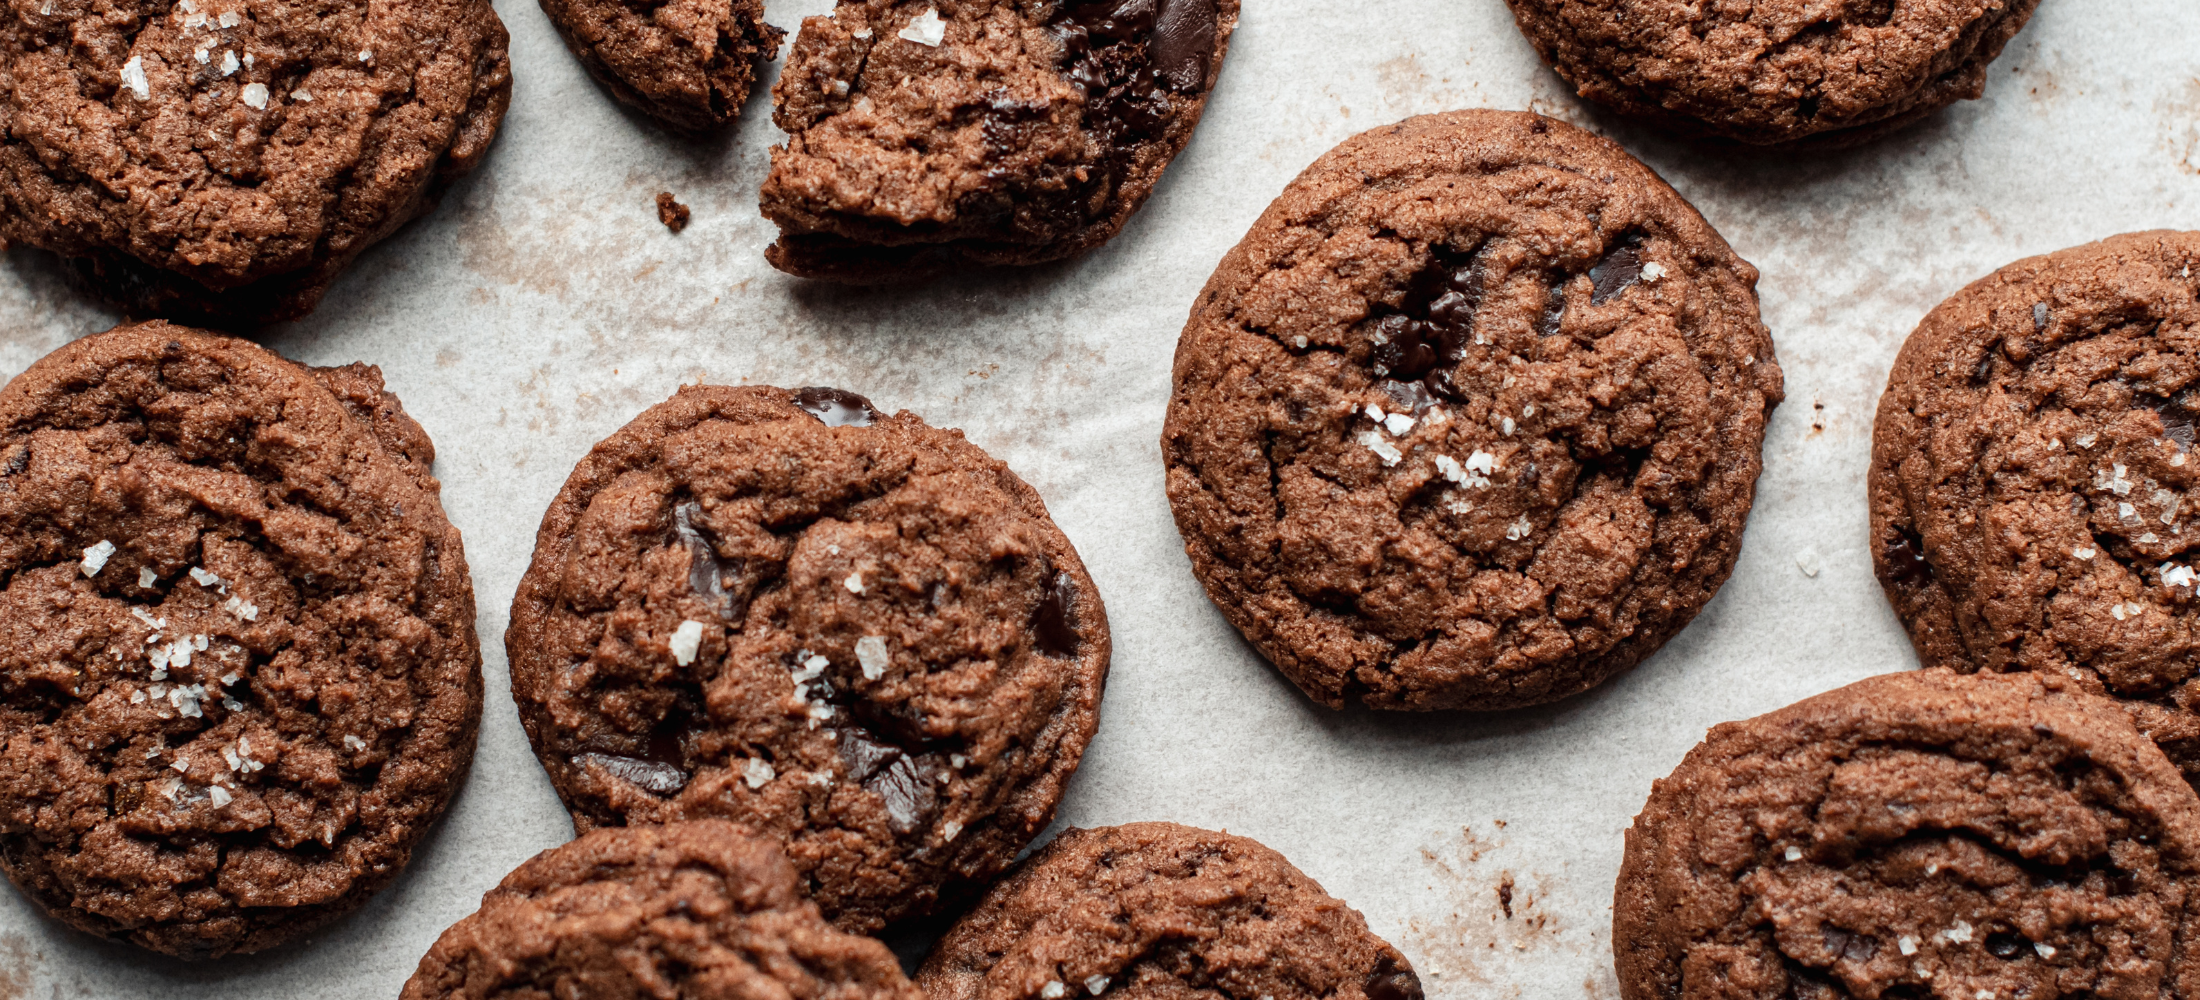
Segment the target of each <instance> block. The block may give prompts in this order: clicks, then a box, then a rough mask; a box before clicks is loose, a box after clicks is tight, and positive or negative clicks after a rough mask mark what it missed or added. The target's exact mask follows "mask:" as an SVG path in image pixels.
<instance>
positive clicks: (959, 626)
mask: <svg viewBox="0 0 2200 1000" xmlns="http://www.w3.org/2000/svg"><path fill="white" fill-rule="evenodd" d="M505 641H506V645H507V648H508V649H509V650H510V653H511V658H512V688H513V695H514V697H516V698H517V699H518V701H519V706H520V718H521V721H522V722H524V723H525V725H526V727H527V734H528V737H529V738H530V739H531V740H532V741H533V743H534V747H535V753H536V755H537V756H538V757H540V758H541V760H542V764H543V766H544V767H545V768H547V769H548V770H549V772H550V778H551V781H552V783H553V784H554V785H555V786H556V787H557V789H558V794H559V795H560V796H561V797H562V798H563V799H564V800H565V804H566V807H567V808H568V809H570V810H571V811H572V813H573V822H574V825H575V826H576V827H577V828H579V829H580V830H582V831H587V830H591V829H595V828H597V827H601V826H616V825H622V824H630V823H665V822H672V821H674V820H680V819H699V818H705V817H725V818H730V819H734V820H737V821H739V822H741V823H743V824H745V825H747V826H748V827H750V828H751V829H753V830H755V831H757V832H758V833H759V834H763V835H768V836H771V837H775V838H779V839H781V840H783V841H784V846H785V849H786V852H787V856H788V858H789V860H791V861H792V862H793V863H794V866H795V868H796V869H797V870H799V871H800V872H802V874H803V876H804V878H805V879H806V880H807V886H808V892H809V893H810V895H811V897H812V898H814V899H816V900H817V902H818V904H819V906H820V907H822V908H823V910H824V912H825V915H826V916H827V917H828V918H830V919H832V920H834V921H835V922H836V923H838V924H839V925H840V926H842V927H845V928H849V929H851V930H858V931H864V932H872V931H876V930H878V929H879V928H882V927H884V926H886V925H888V924H890V923H893V922H895V921H898V920H900V919H902V918H905V917H911V916H916V915H920V914H922V913H925V912H927V911H928V910H930V909H932V908H933V907H934V906H936V905H937V904H938V903H939V902H940V901H941V899H942V898H943V897H947V898H953V897H956V896H960V895H964V894H969V893H973V892H975V891H976V890H977V889H978V888H979V887H981V886H982V885H983V884H984V883H986V882H987V881H989V880H990V879H992V878H993V876H995V875H997V874H999V873H1000V872H1001V871H1003V870H1005V869H1006V868H1007V867H1008V866H1009V864H1010V863H1011V862H1012V861H1013V860H1014V859H1015V857H1016V854H1017V852H1019V851H1020V850H1022V849H1023V847H1024V845H1025V844H1026V843H1028V842H1030V840H1031V838H1033V837H1034V836H1037V835H1038V834H1039V832H1040V831H1041V830H1043V829H1045V827H1046V825H1047V824H1048V823H1049V822H1050V821H1051V820H1052V819H1053V816H1054V808H1055V805H1056V803H1057V802H1059V801H1060V799H1061V796H1062V790H1063V786H1064V785H1065V784H1067V782H1068V781H1069V778H1070V775H1071V774H1073V773H1074V772H1075V771H1076V769H1077V762H1078V760H1079V758H1080V757H1081V756H1082V755H1083V753H1084V749H1085V745H1086V744H1087V743H1088V742H1090V740H1091V739H1092V735H1093V732H1094V730H1095V728H1096V727H1097V726H1098V724H1099V709H1100V696H1101V689H1102V686H1103V682H1104V681H1105V679H1106V675H1107V664H1108V649H1109V640H1108V629H1107V616H1106V612H1105V611H1104V610H1103V608H1102V606H1101V603H1100V595H1099V592H1098V591H1097V590H1096V589H1094V587H1093V583H1092V579H1091V578H1090V577H1088V576H1086V575H1085V568H1084V564H1083V563H1082V562H1080V561H1079V560H1078V558H1077V552H1076V550H1074V549H1072V548H1071V547H1070V543H1069V539H1068V538H1066V537H1064V536H1063V534H1062V533H1061V531H1060V530H1059V529H1057V528H1056V527H1055V526H1054V523H1053V522H1052V521H1050V520H1049V519H1048V517H1047V512H1046V507H1045V505H1044V504H1043V503H1041V501H1040V499H1039V496H1038V494H1037V493H1036V492H1035V491H1033V490H1032V489H1031V487H1029V486H1027V485H1025V484H1024V482H1023V481H1022V480H1020V479H1018V478H1016V475H1015V474H1014V473H1013V472H1010V471H1009V470H1008V467H1007V466H1005V465H1003V464H1001V463H1000V462H998V461H996V460H994V459H993V458H991V457H989V456H987V455H986V454H985V453H984V452H982V451H980V450H978V449H977V448H976V447H974V446H972V445H971V444H969V443H968V442H966V441H964V440H963V439H962V435H961V433H960V432H957V431H944V430H938V429H935V428H932V427H928V426H926V425H925V424H924V422H923V421H921V420H919V419H918V418H917V417H916V416H914V415H913V414H909V413H906V412H905V413H901V414H897V415H894V416H887V415H884V414H881V413H878V412H876V411H874V410H873V409H872V408H871V405H870V403H869V402H868V401H866V400H865V399H863V397H861V396H858V395H855V394H854V393H850V392H844V391H841V390H837V389H816V388H813V389H802V390H798V391H789V390H785V389H774V388H769V387H764V386H750V387H742V388H729V387H724V386H699V387H688V388H682V389H681V390H680V392H679V393H678V394H677V395H675V396H674V397H673V398H672V399H671V400H669V401H667V402H665V403H661V404H659V405H657V406H655V407H652V408H651V409H650V410H648V411H647V412H645V413H643V414H642V415H641V416H639V417H637V418H635V419H634V421H633V422H632V423H630V424H628V425H627V426H626V427H625V428H623V429H621V430H620V431H619V432H618V433H616V434H614V435H612V436H611V437H610V438H608V439H606V440H605V441H603V442H602V443H601V444H598V445H597V446H596V448H595V450H594V451H592V452H590V454H589V455H588V457H587V458H586V459H583V460H582V461H581V463H580V466H579V467H578V468H576V469H575V470H574V471H573V475H572V477H571V478H570V479H568V480H566V484H565V488H564V489H563V490H562V491H561V492H559V494H558V497H557V499H556V500H555V501H553V502H552V503H551V505H550V510H549V512H548V513H546V514H545V515H544V516H543V521H542V529H541V532H540V533H539V534H538V535H537V536H536V541H535V557H534V562H533V564H532V565H531V566H530V567H529V568H528V571H527V575H526V577H525V578H524V579H522V580H521V581H520V588H519V594H518V596H517V597H515V598H514V599H513V602H512V627H511V631H510V632H509V633H508V634H507V635H506V637H505Z"/></svg>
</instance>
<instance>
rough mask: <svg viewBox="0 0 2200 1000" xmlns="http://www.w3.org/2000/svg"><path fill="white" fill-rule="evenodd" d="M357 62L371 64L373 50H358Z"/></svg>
mask: <svg viewBox="0 0 2200 1000" xmlns="http://www.w3.org/2000/svg"><path fill="white" fill-rule="evenodd" d="M359 61H360V62H373V61H374V50H373V49H360V50H359Z"/></svg>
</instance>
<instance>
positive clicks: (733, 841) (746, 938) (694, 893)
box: [402, 820, 924, 1000]
mask: <svg viewBox="0 0 2200 1000" xmlns="http://www.w3.org/2000/svg"><path fill="white" fill-rule="evenodd" d="M551 997H555V998H557V1000H627V998H637V997H678V998H680V1000H755V998H759V997H779V998H783V1000H924V998H923V995H922V994H920V993H918V992H917V988H916V987H915V986H913V985H911V984H910V982H909V979H908V977H906V976H904V975H902V972H901V965H900V963H898V962H896V961H895V960H894V954H893V952H891V951H888V950H887V949H886V946H885V945H883V944H880V943H879V942H877V941H874V940H872V939H870V938H867V937H858V936H856V935H853V934H843V933H841V932H839V931H837V930H834V929H833V927H832V925H830V924H828V923H826V922H825V919H824V918H823V917H821V916H819V915H818V912H817V906H816V904H814V903H811V902H810V901H809V900H807V899H804V898H803V897H802V892H801V889H800V886H799V884H798V883H797V881H796V878H795V871H794V869H793V867H791V866H789V865H788V864H787V860H786V859H785V858H783V857H781V856H780V854H779V851H778V850H777V849H775V848H774V847H772V845H771V844H770V843H768V842H766V841H762V840H756V839H752V838H750V837H748V836H747V835H746V834H745V833H744V832H743V831H742V830H741V828H740V827H737V826H735V825H733V824H731V823H727V822H724V821H722V820H703V821H700V822H694V823H674V824H671V825H669V826H644V827H624V828H612V829H604V830H597V831H595V832H593V833H590V834H588V835H586V836H583V837H582V838H580V839H579V840H576V841H573V842H572V843H570V844H566V845H565V846H563V847H558V848H553V849H551V850H547V851H544V852H542V853H541V854H537V855H535V856H534V857H533V858H532V859H530V860H529V861H528V862H527V863H526V864H523V865H521V866H519V868H518V869H517V870H516V871H514V872H512V874H510V875H507V876H505V877H504V881H503V882H501V883H499V884H498V885H497V887H496V888H495V889H492V890H490V891H489V893H488V894H487V895H485V896H483V897H481V909H480V910H479V911H478V912H476V913H474V914H473V915H472V916H469V917H467V918H466V919H464V920H461V921H459V922H458V923H456V924H453V925H451V928H450V929H449V930H446V931H444V932H443V936H442V937H441V938H438V939H437V940H436V943H435V947H433V948H430V949H429V950H428V954H427V956H426V957H424V958H422V959H421V960H420V969H419V971H417V972H415V973H413V977H412V979H411V980H410V981H408V982H406V983H405V991H404V993H403V994H402V1000H547V998H551Z"/></svg>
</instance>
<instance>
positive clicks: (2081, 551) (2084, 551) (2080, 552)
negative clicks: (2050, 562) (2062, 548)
mask: <svg viewBox="0 0 2200 1000" xmlns="http://www.w3.org/2000/svg"><path fill="white" fill-rule="evenodd" d="M2070 554H2071V555H2074V556H2077V557H2078V558H2080V559H2091V558H2093V557H2094V556H2097V555H2100V552H2099V550H2096V549H2094V548H2092V547H2090V546H2088V547H2085V548H2077V549H2071V550H2070Z"/></svg>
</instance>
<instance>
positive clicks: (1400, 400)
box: [1377, 378, 1436, 418]
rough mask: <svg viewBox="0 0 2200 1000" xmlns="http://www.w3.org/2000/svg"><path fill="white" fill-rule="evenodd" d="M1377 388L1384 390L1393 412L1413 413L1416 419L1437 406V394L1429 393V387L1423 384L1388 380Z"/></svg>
mask: <svg viewBox="0 0 2200 1000" xmlns="http://www.w3.org/2000/svg"><path fill="white" fill-rule="evenodd" d="M1377 388H1379V389H1381V390H1383V395H1385V396H1389V397H1390V402H1391V407H1390V408H1391V409H1392V410H1394V411H1397V412H1401V413H1404V412H1411V413H1412V414H1413V415H1414V417H1416V418H1418V417H1420V415H1421V414H1423V413H1427V412H1428V408H1429V407H1431V406H1435V405H1436V394H1435V393H1432V392H1430V391H1428V386H1427V385H1425V384H1423V383H1421V382H1399V381H1396V380H1393V379H1387V378H1386V379H1384V380H1383V381H1382V384H1381V385H1379V386H1377Z"/></svg>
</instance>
